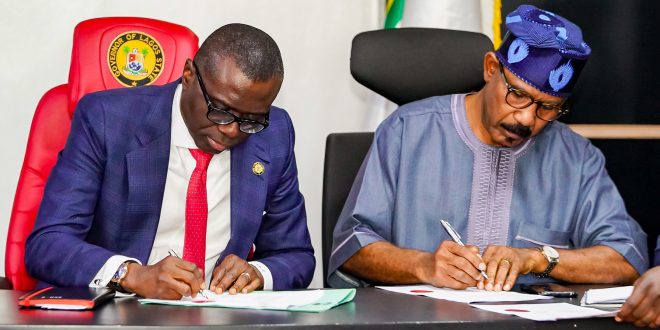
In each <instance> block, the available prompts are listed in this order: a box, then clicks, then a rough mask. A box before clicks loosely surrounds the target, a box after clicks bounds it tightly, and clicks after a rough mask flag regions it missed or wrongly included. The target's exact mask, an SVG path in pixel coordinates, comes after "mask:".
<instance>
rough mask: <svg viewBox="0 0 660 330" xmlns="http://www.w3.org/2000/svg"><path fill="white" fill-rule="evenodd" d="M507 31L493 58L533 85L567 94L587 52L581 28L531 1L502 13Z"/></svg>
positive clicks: (541, 89) (565, 95)
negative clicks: (507, 13)
mask: <svg viewBox="0 0 660 330" xmlns="http://www.w3.org/2000/svg"><path fill="white" fill-rule="evenodd" d="M506 26H507V28H509V32H508V33H507V36H506V37H505V40H504V42H502V45H501V46H500V48H498V49H497V52H496V55H497V58H498V59H499V60H500V62H502V64H503V65H504V66H506V67H507V69H509V71H511V72H512V73H513V74H515V75H516V76H517V77H518V78H520V79H522V80H523V81H524V82H526V83H527V84H529V85H532V86H533V87H534V88H536V89H538V90H540V91H542V92H544V93H547V94H550V95H554V96H559V97H568V96H569V95H570V94H571V92H572V91H573V86H575V81H576V80H577V77H578V76H579V75H580V71H582V68H583V67H584V65H585V64H586V62H587V59H588V58H589V55H590V54H591V48H589V45H587V44H586V43H585V42H584V41H583V40H582V31H581V30H580V28H579V27H578V26H577V25H575V24H573V23H571V22H570V21H569V20H567V19H565V18H563V17H561V16H559V15H556V14H553V13H551V12H549V11H545V10H541V9H538V8H536V7H534V6H531V5H521V6H520V7H518V9H516V10H514V11H513V12H511V13H510V14H509V15H507V16H506Z"/></svg>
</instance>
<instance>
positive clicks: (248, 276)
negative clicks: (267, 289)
mask: <svg viewBox="0 0 660 330" xmlns="http://www.w3.org/2000/svg"><path fill="white" fill-rule="evenodd" d="M239 276H247V279H248V282H250V280H252V278H251V277H250V274H248V273H247V272H243V273H241V275H239Z"/></svg>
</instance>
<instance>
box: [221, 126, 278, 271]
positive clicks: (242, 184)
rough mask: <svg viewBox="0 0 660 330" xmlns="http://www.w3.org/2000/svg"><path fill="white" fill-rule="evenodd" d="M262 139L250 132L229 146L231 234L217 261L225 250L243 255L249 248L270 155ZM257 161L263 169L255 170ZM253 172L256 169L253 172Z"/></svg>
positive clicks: (260, 212)
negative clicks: (244, 138) (230, 147)
mask: <svg viewBox="0 0 660 330" xmlns="http://www.w3.org/2000/svg"><path fill="white" fill-rule="evenodd" d="M265 145H266V144H265V143H264V142H263V141H262V140H261V139H260V138H259V136H252V137H250V138H249V139H247V140H246V141H245V142H244V143H242V144H241V145H239V146H237V147H234V148H232V150H231V191H230V196H231V237H230V239H229V243H228V244H227V248H226V249H225V250H224V251H223V252H222V254H221V255H220V258H219V260H218V262H220V261H222V259H224V257H226V256H227V255H229V254H232V253H233V254H235V255H237V256H239V257H241V258H243V259H245V258H246V257H247V255H248V252H249V251H250V249H251V248H252V243H253V242H254V239H255V237H256V235H257V232H258V230H259V226H260V225H261V219H262V217H263V211H264V208H265V201H266V193H267V183H268V177H269V175H272V173H270V171H269V170H270V158H269V157H268V150H266V149H265ZM256 163H259V164H261V165H262V166H263V172H262V173H261V175H258V174H257V173H259V164H257V165H255V164H256ZM255 172H256V173H255Z"/></svg>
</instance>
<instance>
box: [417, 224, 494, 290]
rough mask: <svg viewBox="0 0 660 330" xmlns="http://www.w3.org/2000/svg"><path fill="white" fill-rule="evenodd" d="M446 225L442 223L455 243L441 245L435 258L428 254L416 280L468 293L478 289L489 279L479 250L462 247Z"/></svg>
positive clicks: (458, 238)
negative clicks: (469, 290) (479, 285)
mask: <svg viewBox="0 0 660 330" xmlns="http://www.w3.org/2000/svg"><path fill="white" fill-rule="evenodd" d="M443 222H445V221H443ZM447 225H449V223H447ZM447 225H445V224H444V223H443V227H445V229H446V230H447V232H448V233H449V235H450V236H451V237H452V240H446V241H443V242H441V243H440V245H439V246H438V248H437V249H436V251H435V252H434V253H433V254H431V255H428V254H427V257H425V258H427V259H426V260H427V261H425V262H423V263H422V264H420V265H421V267H420V268H419V269H418V270H417V271H416V273H417V277H418V278H419V279H420V281H422V282H424V283H428V284H431V285H434V286H437V287H447V288H452V289H465V288H468V287H473V286H477V284H478V283H479V282H480V281H482V280H483V279H484V278H486V275H485V274H484V273H483V270H485V269H486V264H485V263H484V262H483V260H481V258H480V256H479V251H478V249H477V248H476V247H474V246H465V245H463V244H462V242H461V239H460V235H458V233H456V231H455V230H454V229H453V228H452V227H451V225H449V226H447ZM429 257H430V259H428V258H429Z"/></svg>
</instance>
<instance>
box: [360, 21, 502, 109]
mask: <svg viewBox="0 0 660 330" xmlns="http://www.w3.org/2000/svg"><path fill="white" fill-rule="evenodd" d="M492 50H493V44H492V42H491V41H490V39H488V37H486V36H485V35H483V34H481V33H474V32H467V31H455V30H443V29H428V28H401V29H387V30H376V31H368V32H363V33H360V34H358V35H357V36H355V38H353V45H352V47H351V74H352V75H353V77H354V78H355V80H357V81H358V82H359V83H360V84H362V85H364V86H366V87H367V88H369V89H371V90H373V91H374V92H376V93H378V94H380V95H382V96H384V97H385V98H387V99H389V100H390V101H392V102H394V103H396V104H399V105H401V104H405V103H408V102H412V101H416V100H421V99H424V98H427V97H430V96H434V95H446V94H455V93H465V92H470V91H477V90H479V89H481V87H482V86H483V85H484V79H483V60H484V55H485V54H486V52H488V51H492Z"/></svg>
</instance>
